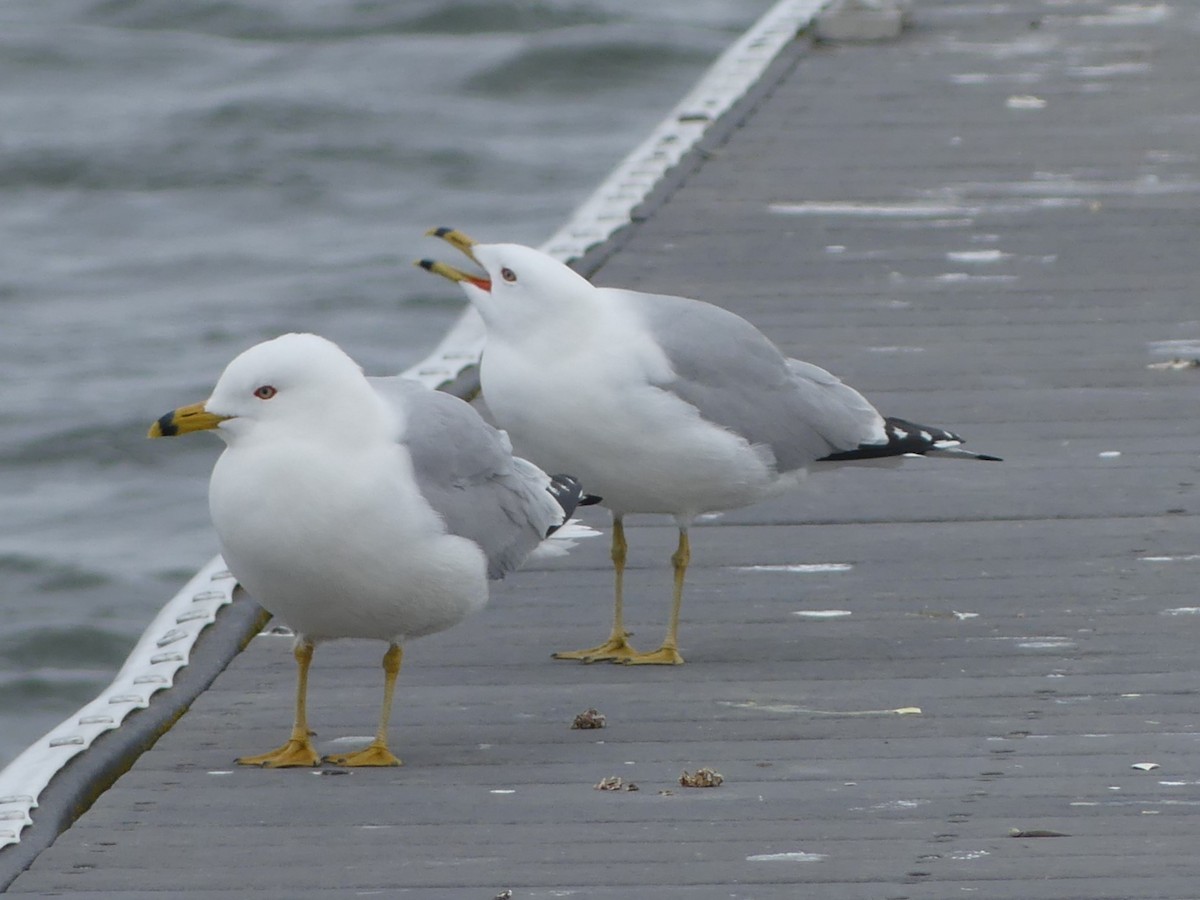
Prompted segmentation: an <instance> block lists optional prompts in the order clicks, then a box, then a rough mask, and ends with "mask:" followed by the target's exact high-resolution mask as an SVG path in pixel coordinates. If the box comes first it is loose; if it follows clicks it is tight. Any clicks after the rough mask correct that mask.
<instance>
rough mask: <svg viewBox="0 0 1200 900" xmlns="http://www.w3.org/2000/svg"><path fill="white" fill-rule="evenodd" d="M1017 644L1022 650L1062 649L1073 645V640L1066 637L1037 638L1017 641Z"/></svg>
mask: <svg viewBox="0 0 1200 900" xmlns="http://www.w3.org/2000/svg"><path fill="white" fill-rule="evenodd" d="M1017 646H1018V647H1020V648H1021V649H1022V650H1062V649H1065V648H1067V647H1074V646H1075V642H1074V641H1069V640H1067V639H1066V638H1055V637H1047V638H1037V639H1035V640H1031V641H1018V642H1017Z"/></svg>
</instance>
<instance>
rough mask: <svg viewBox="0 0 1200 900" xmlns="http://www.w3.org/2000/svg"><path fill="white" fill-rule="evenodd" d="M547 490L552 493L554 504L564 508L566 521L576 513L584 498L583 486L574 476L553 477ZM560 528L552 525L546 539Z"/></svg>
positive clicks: (547, 531) (548, 529)
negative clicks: (576, 508)
mask: <svg viewBox="0 0 1200 900" xmlns="http://www.w3.org/2000/svg"><path fill="white" fill-rule="evenodd" d="M546 490H547V491H549V492H550V496H551V497H553V498H554V502H555V503H557V504H558V505H559V506H560V507H562V511H563V519H564V521H565V520H566V519H569V518H570V517H571V513H573V512H575V507H576V506H578V505H579V503H580V499H581V498H582V496H583V486H582V485H581V484H580V483H579V479H578V478H576V477H575V476H573V475H551V476H550V483H549V484H548V485H546ZM558 528H559V526H558V525H551V526H550V527H549V528H547V529H546V537H550V535H552V534H554V532H556V531H558Z"/></svg>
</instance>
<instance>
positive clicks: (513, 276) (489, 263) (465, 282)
mask: <svg viewBox="0 0 1200 900" xmlns="http://www.w3.org/2000/svg"><path fill="white" fill-rule="evenodd" d="M432 233H433V234H434V235H435V236H437V237H440V238H442V239H443V240H446V241H447V242H448V243H450V244H451V245H452V246H454V247H456V248H458V249H459V250H462V251H463V252H464V253H466V254H467V255H468V256H470V257H471V259H472V260H474V261H475V262H476V263H478V264H479V265H480V266H482V267H483V269H484V271H485V272H486V273H487V275H486V277H479V276H476V275H472V274H470V273H469V272H464V271H462V270H461V269H456V268H454V267H453V266H448V265H446V264H445V263H437V262H433V261H432V260H422V261H421V262H420V263H419V265H420V266H421V267H422V268H425V269H427V270H428V271H430V272H433V273H434V274H437V275H442V276H444V277H446V278H449V279H451V280H452V281H457V282H458V283H459V284H460V285H461V286H462V289H463V292H464V293H465V294H466V295H467V299H468V300H470V301H471V304H472V305H473V306H474V307H475V308H476V309H478V310H479V314H480V316H482V317H483V320H484V322H485V323H486V324H487V326H488V330H489V331H491V332H493V333H499V334H504V333H508V334H513V335H516V336H520V335H527V334H529V333H530V332H533V331H537V330H538V329H539V328H543V327H547V326H550V327H554V326H555V325H556V324H558V323H561V322H562V321H563V318H564V317H569V316H572V315H576V314H579V313H580V312H581V311H583V310H584V309H586V307H587V306H588V304H589V303H591V302H593V298H594V297H595V296H596V290H595V288H593V287H592V285H591V284H590V283H589V282H588V280H587V279H586V278H584V277H583V276H582V275H580V274H578V273H577V272H575V271H574V270H572V269H570V268H569V267H567V266H565V265H563V264H562V263H561V262H559V261H558V260H557V259H555V258H554V257H552V256H549V255H547V254H545V253H542V252H541V251H540V250H535V249H533V248H532V247H526V246H524V245H522V244H480V243H476V242H475V241H473V240H471V239H470V238H468V237H467V236H466V235H464V234H462V232H459V231H455V230H453V229H448V228H443V229H436V230H435V231H434V232H432Z"/></svg>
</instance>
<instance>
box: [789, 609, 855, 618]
mask: <svg viewBox="0 0 1200 900" xmlns="http://www.w3.org/2000/svg"><path fill="white" fill-rule="evenodd" d="M792 615H793V616H800V618H802V619H842V618H845V617H846V616H849V615H853V613H851V612H850V610H848V609H798V610H795V611H793V612H792Z"/></svg>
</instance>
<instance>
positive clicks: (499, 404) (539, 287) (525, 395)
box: [418, 228, 996, 665]
mask: <svg viewBox="0 0 1200 900" xmlns="http://www.w3.org/2000/svg"><path fill="white" fill-rule="evenodd" d="M429 233H430V234H431V235H434V236H436V237H440V238H442V239H443V240H445V241H447V242H448V243H450V244H451V245H452V246H454V247H456V248H457V249H459V250H461V251H463V252H464V253H466V254H467V255H468V256H469V257H470V258H471V259H472V260H474V261H475V262H476V263H478V264H479V265H480V266H482V267H483V269H484V270H485V272H486V275H473V274H471V273H469V272H464V271H462V270H460V269H457V268H455V267H453V266H449V265H447V264H446V263H442V262H435V261H433V260H428V259H425V260H421V261H420V262H419V263H418V265H420V266H421V267H422V268H424V269H426V270H427V271H430V272H433V273H435V274H438V275H442V276H444V277H446V278H449V279H451V280H452V281H456V282H458V283H459V284H460V285H461V287H462V289H463V291H464V292H465V293H466V295H467V298H468V299H469V300H470V301H471V303H472V304H473V305H474V307H475V308H476V309H477V310H478V311H479V314H480V316H481V318H482V319H483V322H484V326H485V328H486V343H485V346H484V352H483V358H482V361H481V364H480V380H481V382H482V387H483V395H484V399H485V400H486V401H487V404H488V407H489V408H490V409H491V411H492V413H493V414H494V415H495V418H496V421H497V422H498V423H499V424H500V426H501V427H502V428H504V429H505V430H506V431H507V432H508V434H509V435H510V437H511V438H512V441H513V445H514V447H515V448H516V450H517V452H519V453H522V454H524V455H526V456H528V457H529V458H530V459H531V460H533V461H535V462H536V463H538V464H539V465H541V466H543V467H547V468H551V469H556V468H563V469H565V470H567V471H571V472H572V473H574V474H575V475H577V476H578V477H579V478H580V479H581V480H582V481H583V483H584V484H586V485H587V486H588V490H589V491H595V492H596V493H597V494H600V495H601V496H602V497H603V498H604V499H603V503H604V505H605V506H607V507H608V508H609V509H610V510H611V511H612V517H613V535H612V561H613V567H614V576H615V578H614V612H613V627H612V632H611V634H610V635H609V637H608V639H607V640H606V641H605V642H604V643H602V644H600V645H598V646H595V647H589V648H587V649H584V650H573V651H568V652H563V653H556V654H554V655H555V657H556V658H558V659H581V660H584V661H593V660H612V661H616V662H625V663H633V664H659V665H678V664H680V663H682V662H683V657H682V656H680V654H679V644H678V629H679V613H680V608H681V606H682V602H683V583H684V575H685V573H686V571H687V566H688V562H689V560H690V558H691V550H690V545H689V541H688V527H689V525H690V524H691V522H692V521H693V520H694V519H695V518H696V517H697V516H699V515H701V514H703V513H707V512H716V511H721V510H728V509H735V508H737V507H741V506H746V505H749V504H752V503H756V502H758V501H760V500H763V499H765V498H767V497H771V496H773V495H775V494H777V493H779V492H781V491H783V490H786V489H788V488H791V487H793V486H795V485H796V484H797V483H799V481H800V480H801V479H802V478H803V476H804V473H805V471H806V469H807V468H808V467H809V466H810V465H812V464H813V463H816V462H838V463H840V462H849V461H852V460H861V459H873V458H879V457H888V456H903V455H906V454H929V455H957V456H965V457H970V458H974V459H982V460H994V459H996V457H992V456H986V455H983V454H976V453H971V452H970V451H967V450H963V449H962V448H961V444H962V443H963V442H962V439H961V438H959V437H958V436H957V435H955V434H952V433H950V432H948V431H943V430H942V429H940V428H931V427H929V426H924V425H916V424H913V423H911V422H906V421H904V420H903V419H896V418H886V419H885V418H884V417H883V416H881V415H880V414H879V412H878V411H876V409H875V407H873V406H872V405H871V404H870V403H869V402H868V401H867V400H866V398H864V397H863V396H862V395H861V394H860V393H858V391H856V390H854V389H853V388H852V387H850V386H849V385H846V384H843V383H842V382H841V381H840V380H839V379H838V378H836V377H835V376H833V375H831V374H830V373H829V372H826V371H825V370H824V369H821V368H819V367H817V366H814V365H812V364H810V363H806V362H801V361H800V360H797V359H789V358H787V357H785V356H784V355H783V353H781V352H780V351H779V349H778V348H777V347H776V346H775V345H774V344H773V343H771V341H769V340H768V339H767V338H766V336H765V335H763V334H762V332H760V331H759V330H758V329H757V328H755V327H754V326H753V325H751V324H750V323H749V322H747V321H746V320H745V319H742V318H741V317H739V316H737V315H735V314H734V313H731V312H729V311H728V310H725V309H722V308H720V307H717V306H713V305H712V304H709V303H704V302H702V301H699V300H691V299H687V298H684V297H672V296H666V295H662V294H645V293H641V292H638V291H630V290H620V289H616V288H599V287H594V286H593V285H592V284H590V283H589V282H588V281H587V280H586V279H585V278H583V277H582V276H580V275H579V274H577V273H576V272H574V271H572V270H571V269H570V268H568V267H567V266H565V265H563V264H562V263H560V262H559V261H557V260H556V259H554V258H552V257H550V256H547V255H546V254H544V253H542V252H540V251H538V250H534V249H532V248H530V247H525V246H522V245H519V244H480V243H478V242H476V241H474V240H472V239H471V238H469V237H467V236H466V235H465V234H463V233H462V232H460V231H456V230H454V229H451V228H437V229H434V230H432V231H430V232H429ZM629 513H665V514H668V515H671V516H673V517H674V518H675V522H676V524H677V526H678V528H679V544H678V547H677V549H676V551H675V553H674V555H673V556H672V557H671V561H672V565H673V567H674V572H675V586H674V593H673V597H672V605H671V614H670V619H669V621H668V625H667V633H666V637H665V639H664V640H663V643H662V646H660V647H659V648H658V649H657V650H654V651H650V652H648V653H639V652H637V651H635V650H634V649H633V648H632V647H630V645H629V643H628V640H627V633H626V631H625V628H624V624H623V621H622V607H623V597H622V578H623V572H624V567H625V557H626V542H625V531H624V526H623V520H624V517H625V516H626V515H627V514H629Z"/></svg>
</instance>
